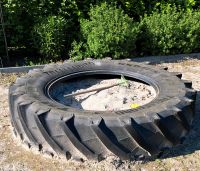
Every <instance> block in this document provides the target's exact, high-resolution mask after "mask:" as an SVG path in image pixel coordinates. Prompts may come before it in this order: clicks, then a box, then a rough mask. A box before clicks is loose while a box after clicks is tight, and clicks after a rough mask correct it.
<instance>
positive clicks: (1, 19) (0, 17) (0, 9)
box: [0, 1, 10, 63]
mask: <svg viewBox="0 0 200 171" xmlns="http://www.w3.org/2000/svg"><path fill="white" fill-rule="evenodd" d="M1 3H2V2H1V1H0V21H1V26H2V31H3V37H4V43H5V50H6V57H7V60H8V63H9V62H10V58H9V55H8V44H7V39H6V32H5V28H4V19H3V10H2V5H1Z"/></svg>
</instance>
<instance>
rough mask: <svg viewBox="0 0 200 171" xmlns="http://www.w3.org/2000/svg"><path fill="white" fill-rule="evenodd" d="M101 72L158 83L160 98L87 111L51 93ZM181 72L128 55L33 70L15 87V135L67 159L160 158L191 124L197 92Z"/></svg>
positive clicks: (12, 103)
mask: <svg viewBox="0 0 200 171" xmlns="http://www.w3.org/2000/svg"><path fill="white" fill-rule="evenodd" d="M98 74H106V75H108V74H109V75H124V76H126V77H131V78H134V79H137V80H140V81H142V82H144V83H147V84H149V85H151V86H153V87H154V89H155V90H156V93H157V95H156V98H155V99H154V100H153V101H151V102H150V103H148V104H146V105H144V106H141V107H138V108H136V109H129V110H121V111H87V110H81V109H75V108H72V107H70V106H65V105H63V104H60V103H58V102H56V101H54V100H52V98H51V97H50V95H49V94H50V92H51V90H52V89H53V87H54V86H56V84H57V83H58V82H59V81H60V80H65V79H66V80H67V79H72V78H75V77H81V76H84V75H98ZM181 76H182V75H181V74H180V73H170V72H168V71H166V68H163V69H160V68H158V67H155V66H150V65H145V64H141V63H136V62H130V61H125V60H119V61H115V60H86V61H81V62H68V63H64V64H61V65H58V64H52V65H47V66H46V67H44V68H43V69H35V70H31V71H29V73H28V74H27V75H26V76H24V77H21V78H18V79H17V80H16V82H15V83H14V84H12V85H11V86H10V88H9V108H10V114H11V122H12V126H13V131H14V134H15V135H16V136H17V137H19V138H20V139H21V141H22V142H23V143H24V144H26V145H27V146H28V147H29V148H31V147H36V148H37V149H38V150H39V151H41V152H43V153H46V154H49V155H51V156H61V157H63V156H64V157H66V158H67V159H77V160H81V161H82V160H96V161H101V160H103V159H105V158H107V157H108V156H112V155H114V156H118V157H119V158H120V159H122V160H137V159H142V158H151V157H156V156H158V155H159V154H160V153H161V152H162V151H163V150H164V149H166V148H170V147H172V146H175V145H177V144H179V143H181V142H182V141H183V139H184V138H185V136H186V134H187V133H188V131H189V130H190V128H191V124H192V121H193V118H194V107H195V98H196V91H195V90H193V89H192V83H191V82H190V81H184V80H181Z"/></svg>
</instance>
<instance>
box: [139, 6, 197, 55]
mask: <svg viewBox="0 0 200 171" xmlns="http://www.w3.org/2000/svg"><path fill="white" fill-rule="evenodd" d="M199 17H200V12H198V11H188V12H186V11H183V10H181V9H177V8H176V7H175V6H170V5H167V6H165V7H164V8H162V11H161V13H159V12H153V14H151V15H150V16H147V15H145V17H144V18H143V19H142V21H141V23H140V34H139V39H138V41H137V47H138V50H139V51H140V54H141V55H143V54H145V55H166V54H177V53H178V54H180V53H190V52H194V51H197V50H198V49H199V48H198V47H199V38H198V37H199V36H200V23H199V21H198V20H199Z"/></svg>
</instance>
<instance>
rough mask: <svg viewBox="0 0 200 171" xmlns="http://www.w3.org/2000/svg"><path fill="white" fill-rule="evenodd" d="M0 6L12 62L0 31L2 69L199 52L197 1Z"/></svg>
mask: <svg viewBox="0 0 200 171" xmlns="http://www.w3.org/2000/svg"><path fill="white" fill-rule="evenodd" d="M2 6H3V13H4V21H5V29H6V35H7V40H8V46H9V54H10V57H11V61H10V62H8V60H7V58H6V57H5V47H4V42H3V37H2V31H1V30H0V56H1V57H2V58H3V63H4V65H27V64H35V63H37V64H38V63H45V62H49V61H58V60H64V59H67V58H70V57H71V58H72V59H74V60H80V59H83V58H85V57H92V58H103V57H105V56H111V57H112V58H126V57H134V56H144V55H165V54H176V53H191V52H198V51H199V47H200V42H199V41H200V40H199V36H200V31H199V30H200V24H199V23H200V22H199V19H200V10H199V7H200V2H199V1H197V0H168V1H167V0H158V1H150V0H115V1H114V0H108V1H106V2H105V0H91V1H89V0H82V1H78V0H31V1H26V0H3V1H2ZM103 11H105V12H103ZM114 28H117V29H114Z"/></svg>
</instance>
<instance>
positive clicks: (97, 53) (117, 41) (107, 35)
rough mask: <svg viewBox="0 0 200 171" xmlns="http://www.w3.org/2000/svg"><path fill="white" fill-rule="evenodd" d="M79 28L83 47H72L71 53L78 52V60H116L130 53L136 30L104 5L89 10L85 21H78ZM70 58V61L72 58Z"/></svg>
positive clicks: (116, 11)
mask: <svg viewBox="0 0 200 171" xmlns="http://www.w3.org/2000/svg"><path fill="white" fill-rule="evenodd" d="M80 26H81V33H82V40H83V42H84V43H83V42H81V43H75V44H74V45H75V46H73V47H74V48H73V49H74V50H72V52H75V51H77V48H78V49H82V52H81V53H79V58H80V57H81V56H82V57H84V56H86V57H94V58H103V57H105V56H111V57H113V58H120V57H130V56H131V55H132V53H134V50H135V41H136V37H137V33H138V26H137V23H134V22H133V20H132V19H131V18H130V17H128V15H126V14H124V12H123V10H122V9H117V8H116V7H115V6H113V5H108V4H107V3H102V4H101V5H100V6H95V7H91V10H90V12H89V20H87V19H81V21H80ZM75 49H76V50H75ZM74 54H75V53H71V57H72V58H76V55H74Z"/></svg>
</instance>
